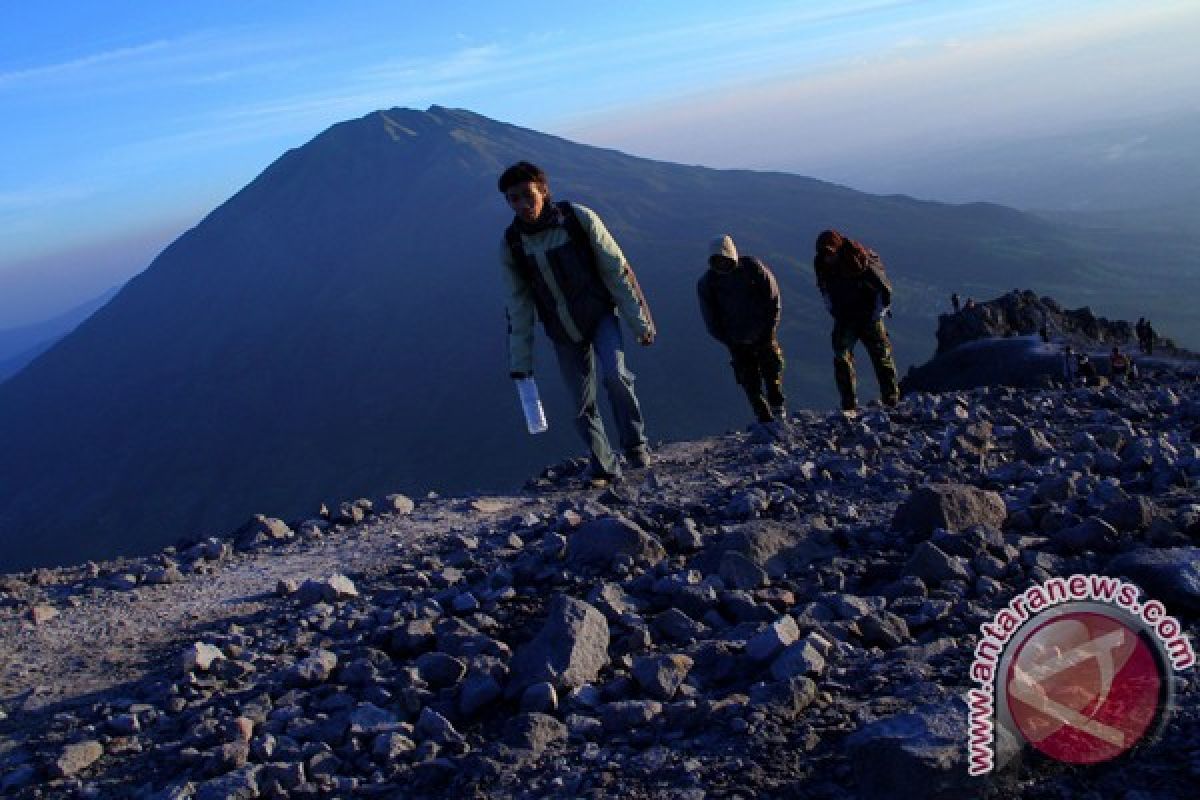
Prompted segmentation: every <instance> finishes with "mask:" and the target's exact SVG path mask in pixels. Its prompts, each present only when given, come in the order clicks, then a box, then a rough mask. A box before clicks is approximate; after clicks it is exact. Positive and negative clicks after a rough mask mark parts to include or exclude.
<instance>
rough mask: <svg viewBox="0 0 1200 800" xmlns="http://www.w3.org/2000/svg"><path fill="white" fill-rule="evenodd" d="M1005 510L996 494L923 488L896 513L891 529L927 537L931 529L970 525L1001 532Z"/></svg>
mask: <svg viewBox="0 0 1200 800" xmlns="http://www.w3.org/2000/svg"><path fill="white" fill-rule="evenodd" d="M1006 515H1007V509H1006V508H1005V505H1004V498H1002V497H1001V496H1000V495H998V494H997V493H996V492H990V491H987V490H986V489H977V488H975V487H974V486H964V485H961V484H955V483H932V484H929V485H926V486H922V487H920V488H919V489H917V490H916V491H914V492H913V493H912V494H911V495H909V497H908V499H907V500H905V501H904V503H902V504H901V506H900V507H899V508H898V509H896V515H895V517H894V518H893V519H892V527H893V528H894V529H896V530H901V531H914V532H916V533H921V534H926V535H927V534H930V533H932V532H933V530H934V528H945V529H946V530H949V531H961V530H963V529H965V528H969V527H971V526H972V525H987V526H988V527H991V528H1000V527H1002V526H1003V525H1004V519H1005V517H1006Z"/></svg>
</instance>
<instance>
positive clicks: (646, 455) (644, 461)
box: [625, 444, 651, 469]
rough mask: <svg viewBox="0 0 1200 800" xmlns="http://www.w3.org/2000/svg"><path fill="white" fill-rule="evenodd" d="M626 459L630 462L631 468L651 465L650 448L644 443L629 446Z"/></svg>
mask: <svg viewBox="0 0 1200 800" xmlns="http://www.w3.org/2000/svg"><path fill="white" fill-rule="evenodd" d="M625 461H626V462H628V463H629V466H630V468H631V469H642V468H643V467H648V466H650V461H651V459H650V448H649V447H646V445H644V444H643V445H639V446H638V447H631V448H629V449H628V450H626V451H625Z"/></svg>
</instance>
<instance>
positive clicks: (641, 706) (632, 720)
mask: <svg viewBox="0 0 1200 800" xmlns="http://www.w3.org/2000/svg"><path fill="white" fill-rule="evenodd" d="M597 710H598V711H599V713H600V722H601V724H603V725H604V730H606V731H608V732H609V733H625V732H628V731H631V730H636V729H638V728H640V727H642V726H643V725H645V724H646V723H648V722H650V721H651V720H653V719H654V718H655V717H657V716H658V715H659V714H661V713H662V703H659V702H657V701H655V700H619V701H617V702H615V703H605V704H604V705H602V706H600V708H599V709H597Z"/></svg>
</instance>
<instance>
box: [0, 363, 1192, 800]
mask: <svg viewBox="0 0 1200 800" xmlns="http://www.w3.org/2000/svg"><path fill="white" fill-rule="evenodd" d="M580 466H581V464H580V463H578V462H569V463H566V464H563V465H559V466H556V467H553V468H550V469H548V470H546V471H545V472H544V473H543V474H542V475H541V476H540V477H539V478H538V479H536V480H534V481H532V482H531V484H530V485H529V487H528V490H527V491H526V492H524V493H522V494H520V495H516V496H512V497H474V498H472V497H466V498H440V497H436V496H434V497H428V498H423V499H420V500H418V501H416V502H413V501H412V500H410V499H409V498H405V497H403V496H400V495H391V496H389V497H387V498H384V499H382V500H377V501H374V502H372V501H367V500H360V501H355V502H347V503H344V504H341V505H340V506H339V507H338V508H336V509H333V510H332V511H331V513H329V514H327V515H326V516H324V517H319V518H314V519H310V520H305V521H302V522H298V523H294V524H286V523H284V522H282V521H280V520H275V519H271V518H267V517H257V518H255V519H253V520H250V521H249V522H248V523H247V524H246V525H245V526H243V527H242V528H240V529H239V530H238V531H236V532H235V533H234V534H233V535H232V536H231V537H229V538H227V539H210V540H205V541H201V542H194V543H190V544H188V545H186V546H181V547H177V548H169V549H168V550H166V551H163V552H161V553H160V554H158V555H156V556H153V557H151V558H147V559H137V560H125V561H120V562H110V563H104V564H88V565H84V566H82V567H76V568H69V569H62V570H40V571H37V572H35V573H27V574H22V575H9V576H5V577H3V579H2V580H0V607H2V608H0V717H2V719H0V793H2V794H4V795H5V796H14V797H22V798H35V797H105V798H107V797H111V798H116V797H123V798H124V797H144V798H163V799H164V800H165V799H166V798H181V799H182V798H205V799H207V798H229V797H239V798H243V797H244V798H253V797H268V798H275V797H434V796H437V797H564V798H566V797H571V798H575V797H594V798H603V797H613V798H616V797H621V798H638V797H670V798H689V800H690V799H692V798H695V799H696V800H699V798H710V797H711V798H718V797H740V798H749V797H797V796H804V797H817V798H826V797H827V798H842V797H855V796H870V797H885V796H886V797H898V798H917V797H959V796H993V797H1004V798H1007V797H1018V796H1019V797H1047V798H1049V797H1055V798H1057V797H1066V796H1072V797H1073V796H1086V795H1088V794H1089V793H1093V794H1096V795H1097V796H1099V795H1102V794H1111V795H1113V796H1120V797H1126V798H1133V797H1150V796H1153V797H1173V796H1178V797H1183V796H1191V792H1192V790H1193V788H1194V782H1195V780H1196V778H1197V776H1200V708H1198V705H1197V697H1198V696H1200V684H1198V682H1197V680H1196V676H1195V673H1194V671H1193V672H1190V673H1183V674H1181V675H1180V676H1179V683H1178V687H1177V688H1178V692H1177V696H1176V703H1177V709H1176V711H1175V713H1174V715H1173V717H1172V718H1171V721H1170V723H1169V725H1168V727H1167V730H1166V731H1165V733H1164V735H1163V737H1162V738H1161V740H1160V741H1159V742H1158V743H1157V744H1155V745H1154V746H1153V747H1151V748H1149V749H1147V751H1146V752H1144V753H1140V754H1139V755H1138V757H1137V758H1136V759H1129V760H1126V761H1123V762H1121V763H1119V764H1113V765H1107V766H1098V767H1091V768H1086V769H1073V768H1069V767H1066V766H1064V765H1058V764H1053V763H1049V762H1047V761H1045V760H1042V759H1038V758H1036V757H1034V756H1033V755H1031V754H1029V753H1026V754H1023V756H1022V757H1020V758H1018V759H1016V760H1015V761H1014V762H1012V763H1010V765H1009V766H1008V767H1007V768H1006V769H1005V770H1004V771H1003V772H1002V773H1000V774H999V775H996V776H993V777H990V778H987V779H972V778H968V777H967V774H966V768H965V742H966V711H965V707H964V706H963V703H962V699H961V698H962V696H963V693H964V692H965V690H966V689H967V688H969V686H970V685H971V684H970V679H969V675H968V668H969V663H970V659H971V653H972V649H973V647H974V644H975V642H976V640H977V637H978V635H979V626H980V624H981V623H982V622H984V621H987V620H989V619H991V617H992V615H993V614H994V613H995V612H996V611H997V610H998V609H1000V608H1001V607H1002V606H1003V605H1004V604H1005V603H1006V602H1007V600H1008V599H1009V598H1010V597H1011V596H1012V595H1013V594H1014V593H1016V592H1018V591H1020V590H1022V589H1024V588H1026V587H1027V586H1029V585H1030V584H1032V583H1035V582H1039V581H1044V580H1046V579H1048V578H1050V577H1051V576H1060V575H1069V574H1072V573H1076V572H1084V573H1086V572H1106V571H1112V572H1113V573H1114V574H1121V575H1125V576H1127V577H1130V578H1132V579H1135V580H1136V581H1137V582H1138V583H1139V584H1140V585H1142V586H1143V587H1144V588H1145V589H1146V590H1147V591H1148V592H1150V593H1152V594H1153V595H1154V596H1155V597H1156V598H1157V599H1159V600H1161V601H1162V602H1163V603H1164V604H1165V605H1166V606H1167V608H1168V609H1169V610H1170V611H1171V613H1173V614H1175V615H1176V616H1178V617H1179V618H1180V619H1181V620H1182V621H1183V622H1184V623H1185V626H1186V630H1187V632H1188V633H1189V634H1190V635H1191V637H1192V638H1193V641H1195V636H1196V632H1197V625H1196V621H1197V613H1198V612H1200V574H1197V571H1196V565H1197V563H1200V546H1198V542H1197V539H1198V538H1200V495H1198V494H1197V492H1196V490H1195V481H1196V480H1197V479H1200V387H1198V386H1197V384H1196V382H1195V379H1194V378H1192V377H1190V376H1186V375H1180V374H1175V373H1165V374H1164V375H1163V376H1161V380H1160V382H1159V383H1158V384H1156V385H1153V386H1148V385H1142V386H1139V387H1133V388H1128V387H1112V386H1109V387H1105V388H1103V389H1093V388H1089V389H1076V390H1070V391H1063V390H1037V391H1018V390H1013V389H1007V388H991V389H979V390H974V391H971V392H957V393H947V394H941V395H933V394H915V395H911V396H908V397H906V398H905V399H904V400H903V401H902V403H901V404H900V407H899V408H898V409H896V410H884V409H879V408H876V409H869V410H867V411H865V412H863V413H861V414H859V415H857V416H850V417H847V416H844V415H842V414H841V413H831V414H817V413H813V412H801V413H798V414H796V415H795V416H794V418H793V419H792V420H791V423H790V424H789V425H788V426H786V427H784V428H775V429H765V428H758V427H756V428H752V429H750V430H748V431H746V432H739V433H730V434H727V435H725V436H720V437H714V438H712V439H708V440H703V441H699V442H691V443H678V444H670V445H665V446H663V447H661V448H660V449H659V451H658V459H657V462H656V463H655V464H654V465H652V466H651V467H650V468H648V469H646V470H642V471H636V472H631V473H630V474H629V476H628V480H627V481H626V482H625V483H624V484H622V485H620V486H618V487H615V488H613V489H609V490H606V491H603V492H596V491H587V492H583V491H579V490H577V489H576V488H575V485H576V483H577V480H576V473H577V471H578V470H579V468H580Z"/></svg>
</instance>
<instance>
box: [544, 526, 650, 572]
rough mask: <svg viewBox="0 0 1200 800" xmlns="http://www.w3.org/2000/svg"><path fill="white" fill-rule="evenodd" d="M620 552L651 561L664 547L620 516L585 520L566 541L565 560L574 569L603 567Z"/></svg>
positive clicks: (599, 568)
mask: <svg viewBox="0 0 1200 800" xmlns="http://www.w3.org/2000/svg"><path fill="white" fill-rule="evenodd" d="M622 555H627V556H630V557H632V558H633V559H635V560H645V561H649V562H651V563H655V562H658V561H661V560H662V559H663V557H664V556H665V555H666V551H665V550H663V546H662V544H661V543H659V541H658V540H657V539H655V538H654V537H653V536H651V535H650V534H648V533H646V532H645V531H644V530H642V529H641V528H640V527H639V526H638V525H637V524H636V523H633V522H630V521H629V520H627V519H625V518H624V517H621V516H610V517H599V518H598V519H593V520H590V521H588V522H585V523H583V524H582V525H580V526H579V529H578V530H576V531H575V532H574V533H573V534H571V538H570V539H569V541H568V543H567V563H568V564H569V565H570V566H571V567H573V568H575V569H595V570H605V569H608V567H609V565H610V564H612V560H613V558H615V557H617V556H622Z"/></svg>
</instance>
